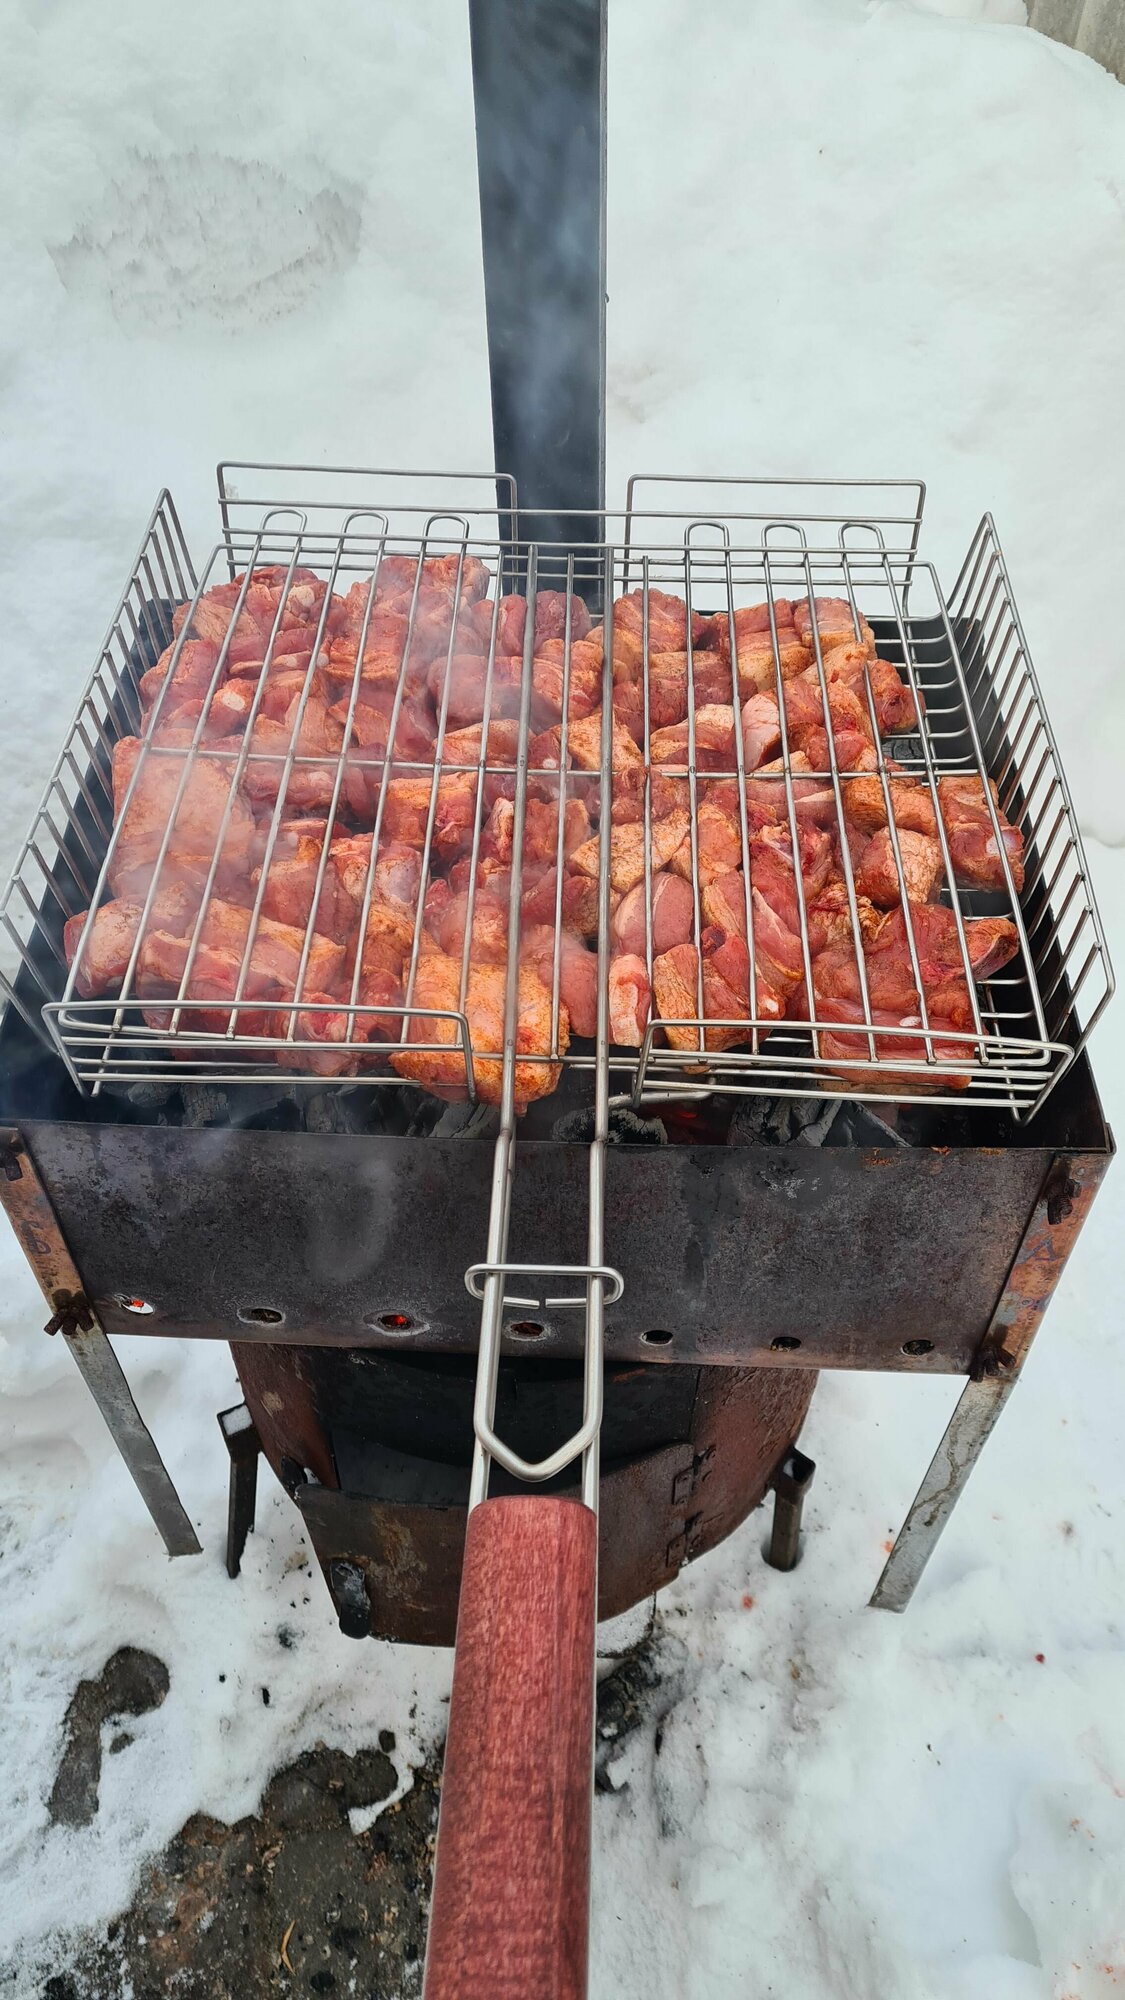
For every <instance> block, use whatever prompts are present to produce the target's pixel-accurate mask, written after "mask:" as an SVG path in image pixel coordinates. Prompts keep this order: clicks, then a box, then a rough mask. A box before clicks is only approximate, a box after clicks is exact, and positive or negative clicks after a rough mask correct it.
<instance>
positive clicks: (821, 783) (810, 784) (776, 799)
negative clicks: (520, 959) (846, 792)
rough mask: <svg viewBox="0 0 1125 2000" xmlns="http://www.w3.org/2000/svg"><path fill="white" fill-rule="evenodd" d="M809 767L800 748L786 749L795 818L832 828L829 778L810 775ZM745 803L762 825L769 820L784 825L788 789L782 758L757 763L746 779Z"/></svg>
mask: <svg viewBox="0 0 1125 2000" xmlns="http://www.w3.org/2000/svg"><path fill="white" fill-rule="evenodd" d="M812 768H813V767H812V765H811V764H810V762H809V760H808V758H807V756H806V755H805V753H804V751H803V750H793V751H791V752H790V755H789V776H790V781H791V784H792V790H793V806H794V812H795V815H796V818H797V820H798V821H799V822H800V823H801V824H805V823H808V824H809V825H813V826H827V827H833V826H835V824H836V795H835V793H834V791H833V789H832V785H831V781H830V780H829V779H827V778H825V777H814V776H813V775H812ZM746 805H747V810H748V812H753V814H754V815H755V817H756V818H757V819H758V821H759V822H760V824H762V825H768V824H769V823H770V822H776V823H777V824H778V825H788V821H789V805H788V789H787V786H786V782H785V760H784V758H783V757H775V758H773V759H772V760H771V762H770V763H768V764H761V765H759V767H758V769H757V770H756V771H755V773H754V775H753V777H752V778H747V780H746Z"/></svg>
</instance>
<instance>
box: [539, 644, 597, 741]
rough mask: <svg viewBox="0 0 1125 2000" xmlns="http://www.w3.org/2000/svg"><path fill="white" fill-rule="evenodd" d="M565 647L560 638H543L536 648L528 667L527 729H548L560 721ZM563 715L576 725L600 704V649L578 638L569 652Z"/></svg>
mask: <svg viewBox="0 0 1125 2000" xmlns="http://www.w3.org/2000/svg"><path fill="white" fill-rule="evenodd" d="M564 652H565V646H564V644H563V641H562V640H561V639H545V640H544V641H543V643H542V645H541V646H540V645H537V646H536V652H535V658H534V660H533V661H532V666H531V683H532V697H531V726H532V728H533V729H536V730H542V729H549V728H550V727H551V726H552V724H553V723H556V722H561V720H562V712H563V696H564V682H565V678H566V676H565V660H564V658H563V655H564ZM565 692H566V705H567V715H568V717H569V719H570V721H572V722H580V721H581V720H582V718H583V717H584V716H587V715H592V714H593V713H594V710H595V709H596V708H598V707H600V705H601V699H602V657H601V648H600V647H599V646H596V645H592V644H590V642H589V641H588V640H585V639H579V640H578V641H577V642H576V643H575V644H574V645H572V646H571V649H570V680H569V684H568V685H567V686H566V689H565Z"/></svg>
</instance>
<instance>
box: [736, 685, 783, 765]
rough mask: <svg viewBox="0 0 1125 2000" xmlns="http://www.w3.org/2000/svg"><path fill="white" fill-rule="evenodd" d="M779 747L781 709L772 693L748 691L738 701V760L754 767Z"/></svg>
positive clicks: (772, 755)
mask: <svg viewBox="0 0 1125 2000" xmlns="http://www.w3.org/2000/svg"><path fill="white" fill-rule="evenodd" d="M780 748H781V711H780V709H779V708H778V705H777V701H776V698H775V697H774V696H773V695H772V694H766V693H762V694H752V695H751V696H750V699H749V700H748V701H744V702H743V704H742V764H743V769H744V770H745V771H756V770H757V769H758V766H759V765H760V764H764V763H765V762H766V760H767V758H771V757H776V755H777V753H778V751H779V750H780Z"/></svg>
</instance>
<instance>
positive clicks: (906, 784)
mask: <svg viewBox="0 0 1125 2000" xmlns="http://www.w3.org/2000/svg"><path fill="white" fill-rule="evenodd" d="M887 791H888V792H889V793H890V799H891V810H892V812H893V813H894V816H895V825H896V826H897V827H898V828H899V829H900V830H902V829H905V830H907V831H909V832H910V833H926V834H929V835H930V837H931V839H936V837H937V813H936V811H935V809H934V801H933V794H932V793H931V791H930V788H929V785H927V784H919V783H918V781H917V780H916V779H914V778H908V777H889V778H888V779H887ZM844 810H845V812H846V813H847V816H848V818H849V820H851V822H852V824H853V825H854V826H857V827H858V828H859V829H860V831H861V832H862V833H878V831H879V828H880V827H883V826H886V824H887V798H886V793H884V791H883V783H882V779H881V778H879V777H878V776H876V775H874V774H871V775H868V774H867V773H866V772H865V773H864V774H863V775H862V776H859V777H855V778H849V780H848V783H847V785H846V787H845V789H844Z"/></svg>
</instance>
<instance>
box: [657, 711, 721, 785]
mask: <svg viewBox="0 0 1125 2000" xmlns="http://www.w3.org/2000/svg"><path fill="white" fill-rule="evenodd" d="M693 739H694V745H695V768H696V770H697V771H732V770H734V769H735V767H736V751H735V747H734V710H733V708H731V707H729V706H725V705H724V704H722V703H719V702H712V703H709V704H708V705H707V706H706V707H705V708H697V709H696V710H695V714H694V717H693V720H692V722H691V723H689V722H687V721H684V722H677V723H676V724H675V726H674V727H673V728H671V729H658V730H656V732H655V733H654V735H653V736H652V738H651V740H650V743H649V757H650V760H651V762H652V763H653V764H661V765H670V766H672V767H673V768H674V769H677V770H683V771H686V770H687V769H688V768H689V762H690V752H691V747H692V741H693Z"/></svg>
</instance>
